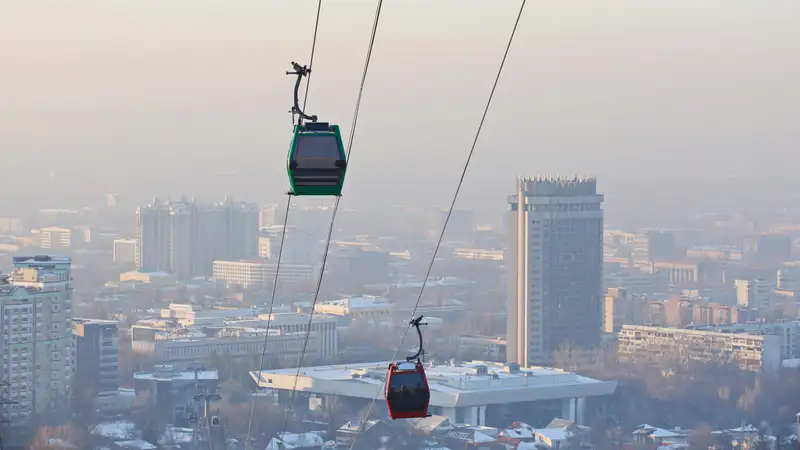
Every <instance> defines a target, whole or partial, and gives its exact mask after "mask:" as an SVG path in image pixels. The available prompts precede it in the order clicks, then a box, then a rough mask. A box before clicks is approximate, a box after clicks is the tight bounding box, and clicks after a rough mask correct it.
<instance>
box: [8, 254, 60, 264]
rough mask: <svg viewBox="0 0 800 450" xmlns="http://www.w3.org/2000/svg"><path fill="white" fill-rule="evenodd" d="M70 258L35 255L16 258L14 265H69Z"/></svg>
mask: <svg viewBox="0 0 800 450" xmlns="http://www.w3.org/2000/svg"><path fill="white" fill-rule="evenodd" d="M70 262H71V259H70V257H69V256H54V255H35V256H14V264H40V263H61V264H69V263H70Z"/></svg>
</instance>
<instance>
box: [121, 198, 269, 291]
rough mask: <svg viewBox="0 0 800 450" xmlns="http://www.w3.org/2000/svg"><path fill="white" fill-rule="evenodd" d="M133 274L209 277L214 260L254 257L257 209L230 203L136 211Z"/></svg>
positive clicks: (156, 205) (183, 203)
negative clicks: (154, 273) (147, 272)
mask: <svg viewBox="0 0 800 450" xmlns="http://www.w3.org/2000/svg"><path fill="white" fill-rule="evenodd" d="M136 218H137V219H136V258H135V259H136V268H137V269H139V270H145V271H157V270H161V271H165V272H169V273H171V274H173V275H175V276H176V277H178V278H183V279H185V278H191V277H195V276H208V275H211V272H212V267H213V262H214V260H215V259H239V258H252V257H255V256H256V255H257V254H258V207H256V206H255V205H252V204H249V203H243V202H234V201H233V200H232V199H231V198H226V199H225V201H223V202H220V203H215V204H212V205H206V204H200V203H198V202H195V201H194V200H192V199H188V198H183V199H181V200H180V201H177V202H172V201H167V202H164V201H160V200H158V199H154V200H153V202H152V203H151V204H149V205H147V206H142V207H139V208H138V209H137V211H136Z"/></svg>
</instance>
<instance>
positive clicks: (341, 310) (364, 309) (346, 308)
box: [314, 295, 394, 322]
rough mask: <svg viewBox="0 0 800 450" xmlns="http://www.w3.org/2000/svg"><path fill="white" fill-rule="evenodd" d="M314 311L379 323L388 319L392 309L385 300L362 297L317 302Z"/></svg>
mask: <svg viewBox="0 0 800 450" xmlns="http://www.w3.org/2000/svg"><path fill="white" fill-rule="evenodd" d="M314 311H315V312H318V313H321V314H330V315H334V316H346V317H348V318H351V319H367V320H373V321H377V322H380V321H381V320H383V319H389V318H390V316H391V314H392V312H393V311H394V308H393V305H392V304H391V303H389V300H388V299H386V298H383V297H375V296H371V295H365V296H363V297H350V298H344V299H341V300H329V301H325V302H317V304H316V305H314Z"/></svg>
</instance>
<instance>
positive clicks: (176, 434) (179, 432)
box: [158, 427, 194, 445]
mask: <svg viewBox="0 0 800 450" xmlns="http://www.w3.org/2000/svg"><path fill="white" fill-rule="evenodd" d="M193 440H194V430H192V429H191V428H179V427H167V428H165V429H164V434H163V435H162V436H161V438H160V439H159V440H158V443H159V444H160V445H170V444H187V443H189V442H192V441H193Z"/></svg>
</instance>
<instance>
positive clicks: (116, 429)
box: [91, 421, 136, 439]
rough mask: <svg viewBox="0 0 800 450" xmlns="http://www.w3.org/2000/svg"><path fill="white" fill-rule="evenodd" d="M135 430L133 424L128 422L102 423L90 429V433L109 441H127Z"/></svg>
mask: <svg viewBox="0 0 800 450" xmlns="http://www.w3.org/2000/svg"><path fill="white" fill-rule="evenodd" d="M135 428H136V426H135V425H134V424H133V422H128V421H115V422H103V423H98V424H97V425H95V426H94V427H92V430H91V433H92V434H93V435H95V436H102V437H105V438H109V439H127V438H130V437H132V436H133V431H134V430H135Z"/></svg>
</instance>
